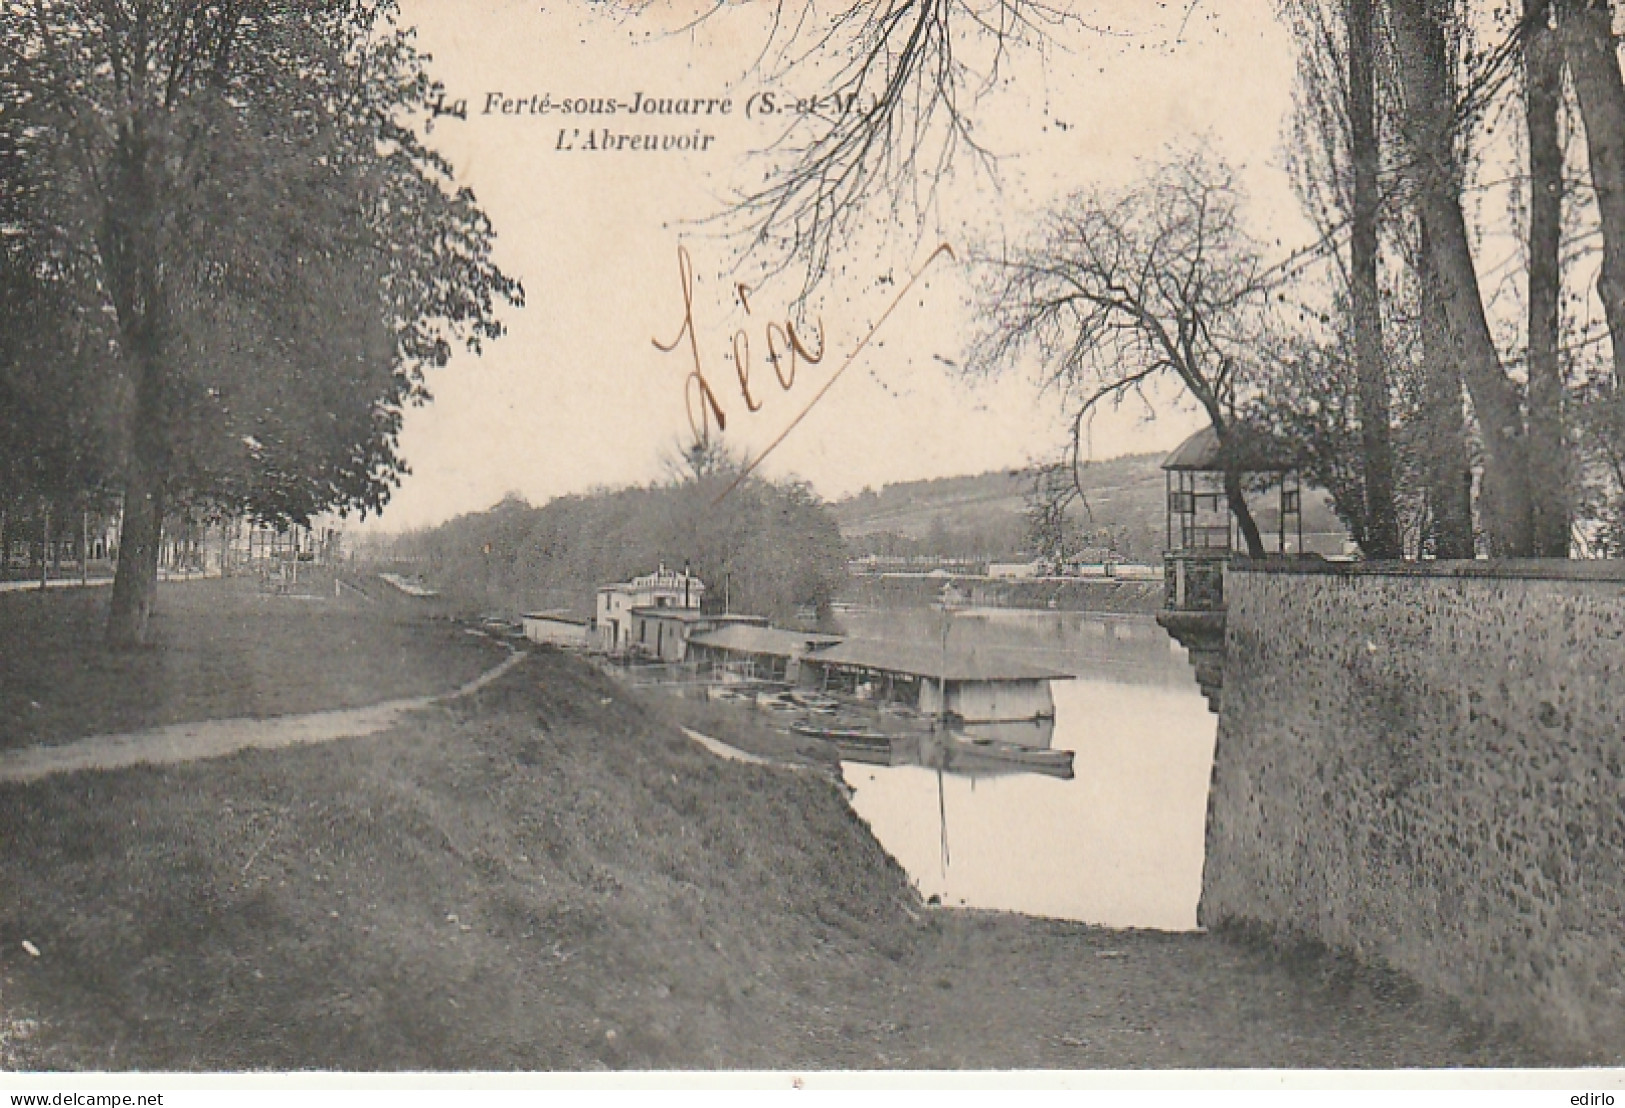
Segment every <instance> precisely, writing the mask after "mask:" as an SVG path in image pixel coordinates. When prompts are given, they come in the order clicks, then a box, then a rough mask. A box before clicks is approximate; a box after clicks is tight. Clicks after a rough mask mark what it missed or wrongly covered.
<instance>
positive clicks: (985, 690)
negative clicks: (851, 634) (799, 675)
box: [804, 640, 1072, 723]
mask: <svg viewBox="0 0 1625 1108" xmlns="http://www.w3.org/2000/svg"><path fill="white" fill-rule="evenodd" d="M804 665H805V666H806V667H807V668H808V669H809V670H810V671H811V672H812V673H814V674H816V675H817V677H818V687H821V688H824V689H842V690H844V691H849V692H860V693H861V692H862V691H863V690H864V689H865V688H867V689H868V690H869V693H870V695H873V696H876V697H881V698H884V699H888V700H896V701H900V702H902V703H904V704H907V705H909V706H910V707H912V708H914V709H915V710H916V711H918V712H919V713H920V714H922V715H938V714H946V715H951V716H956V717H958V719H960V720H961V721H963V722H965V723H1003V722H1014V721H1017V720H1033V719H1040V718H1053V717H1054V715H1055V699H1054V697H1053V696H1051V695H1050V682H1051V681H1067V680H1071V677H1072V675H1071V674H1069V673H1060V672H1057V671H1055V670H1050V669H1045V668H1043V667H1041V666H1034V665H1030V664H1028V663H1026V662H1022V661H1014V660H1008V659H1004V658H996V657H995V658H989V657H985V656H982V655H978V654H975V653H970V652H965V651H958V652H954V651H948V652H943V651H937V650H932V649H930V648H929V647H923V646H913V645H907V644H902V643H895V642H878V641H869V640H851V641H847V642H842V643H838V644H836V645H834V646H830V647H826V648H824V649H821V650H816V651H814V652H813V653H811V654H809V655H807V657H806V660H805V663H804ZM944 689H946V696H944V692H943V690H944Z"/></svg>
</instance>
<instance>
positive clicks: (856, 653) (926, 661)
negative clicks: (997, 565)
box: [807, 639, 1072, 681]
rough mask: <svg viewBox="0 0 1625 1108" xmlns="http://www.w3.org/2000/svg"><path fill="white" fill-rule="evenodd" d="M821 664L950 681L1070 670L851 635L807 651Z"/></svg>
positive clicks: (1029, 677) (1049, 677) (1047, 676)
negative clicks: (940, 678) (834, 642)
mask: <svg viewBox="0 0 1625 1108" xmlns="http://www.w3.org/2000/svg"><path fill="white" fill-rule="evenodd" d="M807 660H808V661H809V662H817V663H819V664H820V665H833V666H847V667H851V668H857V669H873V670H880V671H883V672H886V673H900V674H904V675H906V676H909V677H929V678H932V679H936V678H938V677H942V678H946V679H947V680H949V681H1066V680H1070V679H1071V677H1072V675H1071V674H1070V673H1061V672H1059V671H1057V670H1051V669H1045V668H1043V667H1042V666H1035V665H1030V664H1028V663H1026V662H1020V661H1012V660H1010V659H1008V658H999V657H987V656H985V655H981V654H976V653H974V652H970V651H963V650H961V651H954V650H950V651H948V653H947V655H946V657H944V655H943V652H942V651H941V650H937V649H934V648H932V647H930V646H923V645H917V644H913V643H896V642H878V641H875V640H872V639H852V640H849V641H847V642H843V643H839V644H837V645H835V646H831V647H827V648H825V649H822V650H817V651H814V652H813V653H811V654H809V655H807Z"/></svg>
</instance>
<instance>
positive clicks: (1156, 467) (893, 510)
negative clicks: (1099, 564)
mask: <svg viewBox="0 0 1625 1108" xmlns="http://www.w3.org/2000/svg"><path fill="white" fill-rule="evenodd" d="M1164 457H1165V455H1163V454H1161V453H1157V454H1130V455H1125V456H1123V457H1120V458H1111V459H1108V460H1107V461H1103V462H1091V463H1090V464H1089V465H1088V466H1086V467H1084V469H1083V471H1082V483H1083V487H1084V491H1085V494H1086V497H1087V500H1088V513H1087V514H1086V513H1085V512H1084V510H1083V509H1082V508H1081V507H1080V508H1079V509H1078V512H1077V518H1078V524H1079V526H1080V527H1081V528H1082V529H1083V530H1084V531H1085V532H1095V533H1097V534H1101V533H1103V534H1101V538H1102V539H1103V540H1104V538H1105V537H1106V536H1107V535H1109V536H1110V537H1111V539H1112V540H1113V543H1112V545H1114V546H1115V548H1116V549H1117V551H1118V553H1119V554H1120V555H1121V556H1123V557H1126V558H1129V559H1131V560H1136V561H1138V560H1153V559H1155V558H1156V557H1158V556H1160V554H1161V551H1162V549H1163V546H1164V538H1165V534H1166V521H1165V518H1164V500H1163V498H1164V486H1163V472H1162V460H1163V458H1164ZM1031 487H1032V471H1030V470H1020V469H1018V470H1000V471H996V472H991V473H982V474H976V475H974V476H962V477H940V478H936V479H933V480H928V481H905V482H899V483H897V484H891V485H886V486H885V487H883V488H882V489H881V490H880V491H879V492H878V493H877V492H875V491H873V490H872V489H865V490H864V491H863V492H861V493H858V494H857V495H855V496H849V497H847V498H845V499H843V500H840V501H838V502H836V503H835V504H834V505H833V510H834V513H835V519H836V522H837V523H838V524H839V525H840V528H841V535H842V537H843V538H845V539H846V540H847V543H848V545H849V546H850V547H851V548H852V550H853V551H854V552H855V553H857V554H868V553H875V554H939V555H947V556H978V555H980V556H992V557H999V556H1010V557H1013V556H1015V555H1016V554H1018V553H1019V552H1021V551H1022V549H1023V547H1024V545H1025V538H1026V536H1025V531H1026V524H1025V520H1024V512H1025V509H1026V503H1025V497H1026V494H1027V492H1028V490H1029V489H1030V488H1031ZM1326 500H1327V498H1326V496H1325V495H1324V494H1321V493H1317V492H1313V491H1311V492H1308V493H1307V494H1306V495H1305V496H1304V521H1303V527H1304V532H1305V534H1306V535H1308V534H1310V533H1341V531H1342V527H1341V525H1340V524H1339V523H1338V521H1337V517H1336V516H1334V515H1333V514H1332V513H1331V511H1330V509H1329V508H1328V507H1327V506H1326ZM1321 545H1328V544H1321ZM1329 545H1331V547H1332V549H1331V551H1329V552H1334V553H1335V552H1336V551H1337V549H1338V547H1339V546H1340V543H1339V542H1335V541H1334V542H1332V543H1330V544H1329ZM1311 548H1315V547H1313V546H1312V547H1311Z"/></svg>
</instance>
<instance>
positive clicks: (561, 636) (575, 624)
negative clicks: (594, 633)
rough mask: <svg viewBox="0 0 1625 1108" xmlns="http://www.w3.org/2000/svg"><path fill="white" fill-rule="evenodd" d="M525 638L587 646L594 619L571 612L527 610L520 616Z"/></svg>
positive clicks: (579, 646)
mask: <svg viewBox="0 0 1625 1108" xmlns="http://www.w3.org/2000/svg"><path fill="white" fill-rule="evenodd" d="M519 622H520V626H521V627H523V628H524V631H525V638H527V639H529V640H530V641H531V642H539V643H548V644H550V645H552V646H567V647H574V648H578V649H581V648H585V647H586V646H588V645H589V642H590V640H591V630H592V620H590V619H588V618H587V617H586V616H577V615H572V614H571V613H569V612H562V611H559V612H526V613H525V614H524V615H523V616H521V617H520V620H519Z"/></svg>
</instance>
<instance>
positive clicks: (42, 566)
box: [39, 503, 51, 589]
mask: <svg viewBox="0 0 1625 1108" xmlns="http://www.w3.org/2000/svg"><path fill="white" fill-rule="evenodd" d="M50 579H51V505H50V504H49V503H47V504H46V505H45V523H44V526H43V529H42V531H41V534H40V546H39V587H40V588H41V589H44V588H45V587H46V584H47V583H48V582H49V581H50Z"/></svg>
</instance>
